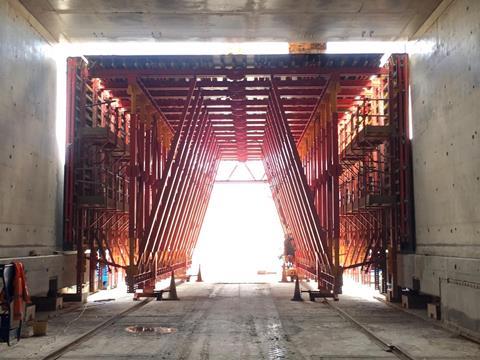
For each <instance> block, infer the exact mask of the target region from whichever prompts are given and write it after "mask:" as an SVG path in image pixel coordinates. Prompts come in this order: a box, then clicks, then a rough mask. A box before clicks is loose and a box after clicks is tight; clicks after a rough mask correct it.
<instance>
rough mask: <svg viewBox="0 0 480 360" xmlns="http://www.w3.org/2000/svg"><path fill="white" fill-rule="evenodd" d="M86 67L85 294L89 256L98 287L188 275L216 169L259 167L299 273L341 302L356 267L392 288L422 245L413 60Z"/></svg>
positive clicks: (80, 221) (149, 62) (78, 155)
mask: <svg viewBox="0 0 480 360" xmlns="http://www.w3.org/2000/svg"><path fill="white" fill-rule="evenodd" d="M89 60H90V61H91V64H90V65H89V67H88V68H87V66H86V65H85V64H84V63H83V62H82V60H80V59H69V61H68V69H69V71H68V84H67V85H68V104H67V105H68V109H67V110H68V119H67V157H66V179H65V244H66V247H67V248H70V249H76V250H78V252H77V261H78V274H77V283H78V286H77V292H78V294H80V292H81V291H82V290H81V288H82V284H83V283H85V279H84V274H85V266H86V264H87V256H88V260H89V266H90V272H89V274H90V278H89V280H90V290H93V289H94V288H95V286H94V284H93V283H94V276H93V275H92V274H95V271H96V269H97V266H98V265H102V266H98V267H99V268H105V267H108V268H109V269H118V271H120V272H122V273H123V274H125V275H126V278H127V284H128V290H129V291H130V292H134V291H137V290H138V289H142V290H143V291H149V290H150V289H152V288H153V287H154V285H155V282H156V281H158V280H159V279H161V278H163V277H166V276H168V275H169V273H170V272H171V271H172V270H174V271H176V272H177V273H180V274H182V273H184V272H185V271H186V269H187V268H188V267H189V266H190V263H191V257H192V252H193V249H194V248H195V245H196V242H197V239H198V235H199V232H200V228H201V224H202V222H203V218H204V216H205V212H206V209H207V206H208V201H209V198H210V194H211V191H212V187H213V184H214V180H215V176H216V172H217V168H218V165H219V161H220V160H233V159H235V160H238V161H245V160H250V159H262V160H263V162H264V166H265V171H266V175H267V178H268V181H269V183H270V185H271V188H272V194H273V198H274V201H275V203H276V206H277V210H278V213H279V216H280V218H281V220H282V223H283V225H284V229H285V232H286V234H287V235H288V236H290V237H291V238H292V239H293V243H294V247H295V256H294V259H293V260H294V264H295V267H296V271H297V273H298V274H300V275H302V276H305V277H309V278H313V279H315V280H317V281H318V285H319V288H320V289H321V290H323V291H326V292H329V293H332V294H334V296H336V294H338V293H340V292H341V285H342V274H343V272H344V271H346V272H355V274H358V271H357V269H361V271H363V272H370V271H372V272H373V273H374V274H375V276H374V278H375V283H376V284H377V285H378V287H381V288H382V289H383V290H385V289H386V288H387V283H388V286H389V288H390V289H391V290H392V292H395V291H396V277H397V275H396V264H395V261H396V254H397V252H398V251H410V250H412V249H413V244H414V240H413V231H412V227H413V205H412V201H411V197H412V185H411V166H410V161H411V159H410V157H411V153H410V142H409V139H408V132H409V123H408V97H407V96H408V91H407V89H408V68H407V65H408V59H407V57H406V56H405V55H394V56H392V58H391V59H390V62H389V63H388V64H387V66H386V67H383V68H380V67H378V66H377V65H378V61H379V57H376V56H362V55H358V56H357V55H355V56H335V57H328V56H309V55H295V56H285V57H281V56H254V57H251V58H250V57H245V56H243V57H242V56H238V57H229V56H225V57H219V58H218V59H217V58H215V57H189V58H186V57H93V58H91V59H89ZM86 253H88V254H86ZM112 271H117V270H112ZM362 276H363V277H362V278H365V279H366V278H368V277H369V276H367V275H362ZM365 281H366V280H365Z"/></svg>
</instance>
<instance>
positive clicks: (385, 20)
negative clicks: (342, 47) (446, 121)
mask: <svg viewBox="0 0 480 360" xmlns="http://www.w3.org/2000/svg"><path fill="white" fill-rule="evenodd" d="M20 1H21V3H22V4H23V5H24V6H25V7H26V8H27V9H28V10H29V11H30V12H31V13H32V15H33V16H35V17H36V18H37V20H38V21H39V22H40V23H41V24H42V25H43V26H44V27H45V28H46V29H47V30H48V31H49V32H50V33H51V34H52V35H53V36H54V38H56V39H58V38H59V37H60V36H61V35H63V36H65V37H66V38H67V39H69V40H71V41H92V40H115V41H116V40H145V39H152V38H154V39H158V40H165V41H167V40H178V41H183V40H220V41H221V40H232V41H251V40H256V41H289V42H323V41H335V40H365V39H370V40H398V39H406V38H408V37H410V36H412V35H413V34H414V33H415V32H416V30H418V28H419V27H420V26H421V25H422V24H423V22H424V21H425V20H426V19H427V18H428V16H429V15H430V14H431V13H432V12H433V10H434V9H435V8H436V7H437V6H438V5H439V3H440V2H441V0H264V1H261V0H175V1H162V0H20Z"/></svg>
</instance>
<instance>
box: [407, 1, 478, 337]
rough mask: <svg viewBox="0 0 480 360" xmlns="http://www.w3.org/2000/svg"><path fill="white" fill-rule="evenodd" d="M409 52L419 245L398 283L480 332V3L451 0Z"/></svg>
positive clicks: (451, 319)
mask: <svg viewBox="0 0 480 360" xmlns="http://www.w3.org/2000/svg"><path fill="white" fill-rule="evenodd" d="M412 49H413V50H412V53H411V56H410V61H411V87H412V109H413V168H414V186H415V210H416V238H417V246H416V254H415V255H406V256H402V257H401V258H400V259H399V260H400V261H399V270H400V273H401V283H402V285H403V286H407V287H411V286H412V278H413V277H416V278H418V279H419V280H420V286H421V291H422V292H425V293H428V294H433V295H437V296H440V297H441V301H442V310H443V314H442V315H443V318H444V320H445V321H446V322H448V323H450V324H452V325H454V326H458V327H459V328H463V329H465V330H468V331H471V332H474V333H476V334H480V61H479V59H480V1H478V0H456V1H453V2H452V4H451V5H450V6H449V7H448V8H447V9H446V10H445V12H443V14H442V15H441V16H440V17H439V18H438V19H437V20H436V22H434V23H433V25H432V26H431V27H430V28H429V29H428V30H427V32H426V33H425V34H424V35H422V37H421V39H420V40H419V42H417V43H416V44H413V46H412Z"/></svg>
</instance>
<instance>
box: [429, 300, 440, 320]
mask: <svg viewBox="0 0 480 360" xmlns="http://www.w3.org/2000/svg"><path fill="white" fill-rule="evenodd" d="M427 314H428V317H429V318H430V319H435V320H440V304H439V303H428V304H427Z"/></svg>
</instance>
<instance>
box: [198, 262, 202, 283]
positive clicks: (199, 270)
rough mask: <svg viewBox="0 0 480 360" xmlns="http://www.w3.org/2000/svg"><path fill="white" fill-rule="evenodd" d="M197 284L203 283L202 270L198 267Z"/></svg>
mask: <svg viewBox="0 0 480 360" xmlns="http://www.w3.org/2000/svg"><path fill="white" fill-rule="evenodd" d="M197 282H203V279H202V270H201V269H200V265H198V274H197Z"/></svg>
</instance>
